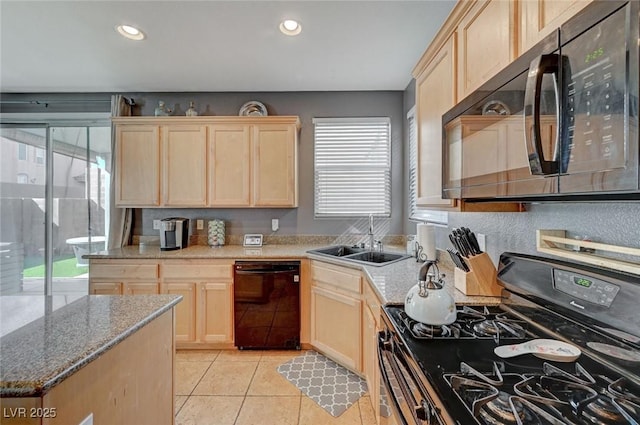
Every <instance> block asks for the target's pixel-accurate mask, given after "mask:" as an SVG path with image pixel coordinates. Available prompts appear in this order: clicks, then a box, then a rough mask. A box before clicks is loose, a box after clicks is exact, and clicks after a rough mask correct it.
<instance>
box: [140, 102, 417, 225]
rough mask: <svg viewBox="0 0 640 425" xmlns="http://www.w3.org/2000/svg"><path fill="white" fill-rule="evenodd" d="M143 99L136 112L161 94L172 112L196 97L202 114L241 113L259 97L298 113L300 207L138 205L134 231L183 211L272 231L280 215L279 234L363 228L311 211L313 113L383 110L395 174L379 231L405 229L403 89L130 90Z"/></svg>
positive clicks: (147, 111) (146, 111)
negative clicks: (387, 211) (387, 215)
mask: <svg viewBox="0 0 640 425" xmlns="http://www.w3.org/2000/svg"><path fill="white" fill-rule="evenodd" d="M127 96H130V97H133V98H134V99H135V101H136V103H137V104H138V105H139V106H137V107H136V108H135V109H134V114H135V115H153V111H154V108H155V107H156V106H157V103H158V100H163V101H164V102H165V103H166V104H167V105H168V106H169V107H170V108H172V109H174V114H176V115H183V114H184V111H185V110H186V109H187V108H188V107H189V102H190V101H195V104H196V109H197V110H198V112H199V113H200V115H237V114H238V111H239V109H240V107H241V106H242V104H243V103H245V102H247V101H249V100H258V101H260V102H262V103H264V104H265V105H266V106H267V109H268V111H269V115H298V116H299V117H300V121H301V123H302V127H301V130H300V144H299V169H300V172H299V187H300V196H299V207H298V208H296V209H150V208H147V209H141V210H136V223H135V227H134V234H137V235H157V234H158V232H157V231H156V230H153V227H152V224H153V219H158V218H165V217H172V216H183V217H187V218H192V219H211V218H220V219H223V220H225V221H226V225H227V233H228V234H236V235H239V234H243V233H252V232H255V233H264V234H270V232H271V219H272V218H278V219H280V230H279V231H278V233H277V234H279V235H293V234H306V235H309V234H315V235H341V234H344V233H358V232H364V231H366V228H367V220H365V219H359V220H353V219H349V220H348V219H315V218H314V217H313V196H314V194H313V123H312V119H313V118H315V117H359V116H385V117H387V116H388V117H390V118H391V139H392V153H391V155H392V175H391V194H392V195H391V196H392V198H391V204H392V212H391V218H389V219H378V220H377V229H378V231H376V236H383V235H385V234H395V235H399V234H403V232H404V217H405V211H404V208H403V205H404V204H405V202H404V198H405V197H404V189H403V187H404V177H403V172H402V170H403V158H404V156H403V145H404V144H403V125H404V121H405V118H404V117H405V115H403V92H401V91H381V92H295V93H285V92H280V93H270V92H267V93H130V94H128V95H127Z"/></svg>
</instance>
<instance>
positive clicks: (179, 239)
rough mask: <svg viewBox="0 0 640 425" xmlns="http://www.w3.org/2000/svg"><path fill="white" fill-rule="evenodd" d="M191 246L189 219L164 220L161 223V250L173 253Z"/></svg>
mask: <svg viewBox="0 0 640 425" xmlns="http://www.w3.org/2000/svg"><path fill="white" fill-rule="evenodd" d="M188 245H189V219H188V218H182V217H170V218H163V219H162V220H161V221H160V250H161V251H172V250H174V249H182V248H186V247H187V246H188Z"/></svg>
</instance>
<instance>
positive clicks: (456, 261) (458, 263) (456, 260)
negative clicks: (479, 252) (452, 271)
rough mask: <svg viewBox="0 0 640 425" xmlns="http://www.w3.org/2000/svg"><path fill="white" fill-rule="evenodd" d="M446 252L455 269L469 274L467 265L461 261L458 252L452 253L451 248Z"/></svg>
mask: <svg viewBox="0 0 640 425" xmlns="http://www.w3.org/2000/svg"><path fill="white" fill-rule="evenodd" d="M447 252H448V253H449V256H450V257H451V260H452V261H453V263H454V264H455V265H456V267H458V268H459V269H460V270H462V271H464V272H465V273H468V272H469V270H470V269H469V266H467V264H466V263H465V262H464V260H463V259H462V257H461V256H460V253H459V252H458V251H454V250H453V249H451V248H447Z"/></svg>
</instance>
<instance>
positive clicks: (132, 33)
mask: <svg viewBox="0 0 640 425" xmlns="http://www.w3.org/2000/svg"><path fill="white" fill-rule="evenodd" d="M116 31H118V32H119V33H120V35H121V36H123V37H126V38H128V39H129V40H136V41H139V40H143V39H144V33H143V32H142V31H140V30H139V29H138V28H136V27H132V26H131V25H118V26H117V27H116Z"/></svg>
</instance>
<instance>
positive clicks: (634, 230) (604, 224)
mask: <svg viewBox="0 0 640 425" xmlns="http://www.w3.org/2000/svg"><path fill="white" fill-rule="evenodd" d="M404 96H405V99H404V100H405V101H404V105H403V108H404V114H405V117H406V113H407V111H408V110H409V109H411V107H413V105H414V104H415V80H413V81H412V82H411V83H410V84H409V85H408V86H407V88H406V89H405V92H404ZM405 121H406V118H405ZM405 125H406V124H405ZM405 135H406V136H405V152H406V155H405V164H408V152H409V145H408V143H409V140H408V131H405ZM405 168H408V167H405ZM408 181H409V180H408V175H407V174H406V173H405V193H406V195H405V199H408V191H407V190H406V188H408V186H409V183H408ZM405 203H406V202H405ZM525 208H526V212H522V213H449V224H448V226H442V227H438V228H436V245H437V247H438V248H439V249H445V248H450V247H451V246H450V242H449V239H448V237H447V234H448V233H449V232H450V231H451V229H453V228H455V227H461V226H465V227H469V228H470V229H471V230H473V231H475V232H476V233H482V234H485V235H486V243H487V252H488V253H489V255H490V256H491V258H492V259H493V260H494V262H497V260H498V258H499V257H500V254H501V253H503V252H505V251H513V252H521V253H525V254H533V255H541V254H540V253H538V252H537V251H536V230H537V229H562V230H567V231H568V235H569V237H574V236H588V237H589V238H590V239H591V240H593V241H598V242H603V243H609V244H613V245H625V246H633V247H638V246H640V224H639V219H638V218H639V217H640V202H600V203H566V202H563V203H534V204H526V205H525ZM404 223H405V227H404V229H405V234H415V231H416V226H415V223H412V222H409V221H408V220H405V221H404ZM636 261H637V259H636Z"/></svg>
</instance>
